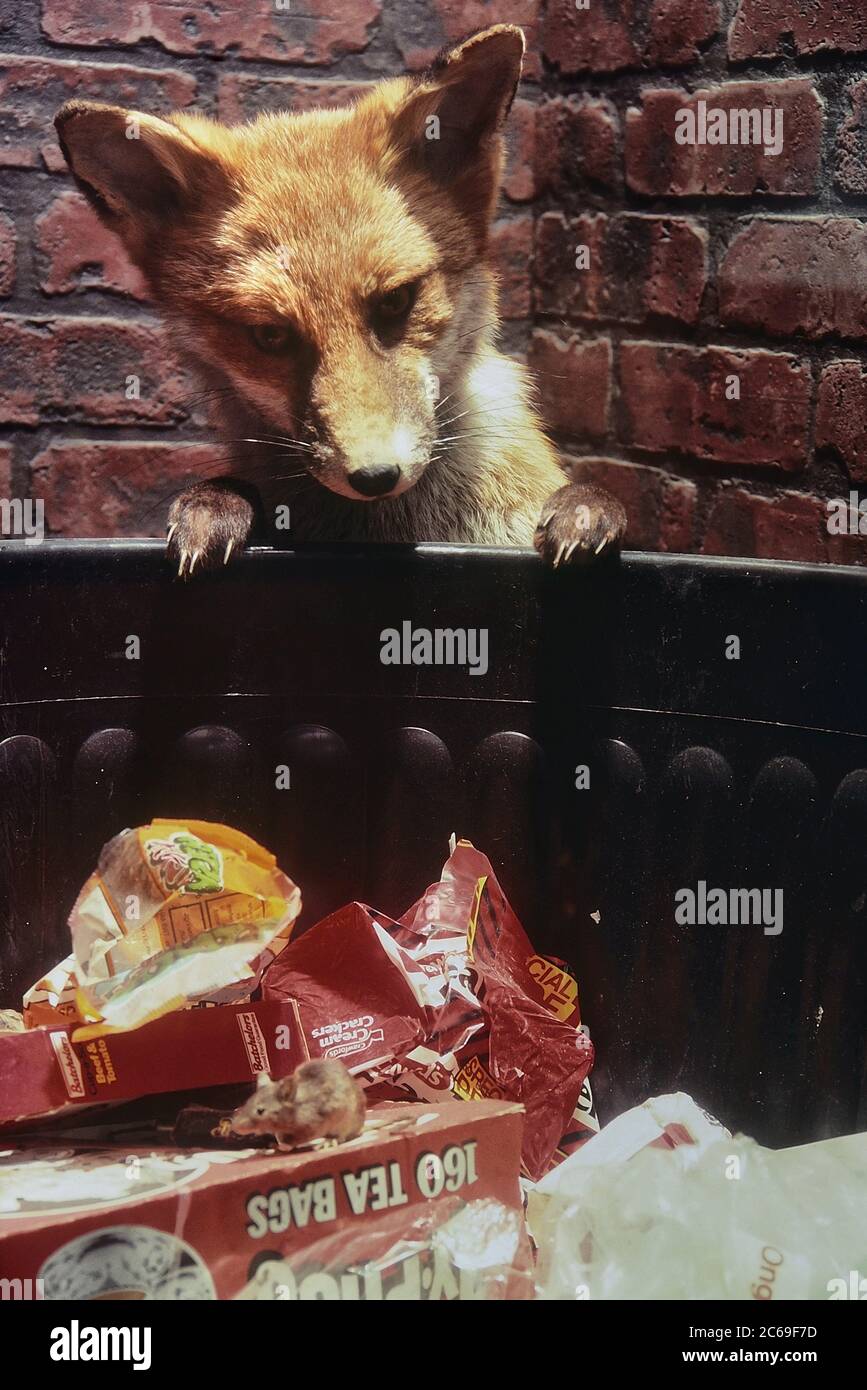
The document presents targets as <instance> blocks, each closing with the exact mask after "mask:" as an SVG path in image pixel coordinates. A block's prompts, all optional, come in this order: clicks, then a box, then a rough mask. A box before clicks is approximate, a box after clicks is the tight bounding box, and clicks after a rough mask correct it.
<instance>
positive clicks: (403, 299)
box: [373, 283, 418, 325]
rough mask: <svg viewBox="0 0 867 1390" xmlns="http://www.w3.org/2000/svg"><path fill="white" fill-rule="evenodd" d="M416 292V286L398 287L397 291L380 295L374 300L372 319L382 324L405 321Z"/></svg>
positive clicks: (389, 291)
mask: <svg viewBox="0 0 867 1390" xmlns="http://www.w3.org/2000/svg"><path fill="white" fill-rule="evenodd" d="M417 292H418V284H417V283H413V284H410V285H398V287H397V289H394V290H388V291H387V293H386V294H381V295H380V296H379V297H378V299H376V300H374V304H373V313H374V317H375V318H376V319H377V320H378V321H379V322H380V323H382V324H385V325H388V324H397V323H399V322H400V321H401V319H405V318H406V316H407V314H408V313H409V311H410V309H411V308H412V306H413V304H414V303H415V297H416V294H417Z"/></svg>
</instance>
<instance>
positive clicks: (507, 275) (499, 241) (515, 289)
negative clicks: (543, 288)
mask: <svg viewBox="0 0 867 1390" xmlns="http://www.w3.org/2000/svg"><path fill="white" fill-rule="evenodd" d="M491 250H492V252H493V256H494V267H495V269H496V271H497V276H498V279H499V282H500V313H501V314H502V316H503V318H504V319H525V318H528V317H529V314H530V307H531V306H530V263H531V260H532V256H533V219H532V217H531V215H530V213H528V212H525V213H521V215H520V216H519V217H510V218H503V219H502V220H501V221H499V222H495V223H494V226H493V228H492V230H491Z"/></svg>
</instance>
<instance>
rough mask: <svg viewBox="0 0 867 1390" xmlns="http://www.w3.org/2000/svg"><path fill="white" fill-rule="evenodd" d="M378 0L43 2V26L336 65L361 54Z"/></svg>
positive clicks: (201, 50)
mask: <svg viewBox="0 0 867 1390" xmlns="http://www.w3.org/2000/svg"><path fill="white" fill-rule="evenodd" d="M381 10H382V6H381V4H380V3H379V0H344V3H342V4H340V5H334V4H332V3H329V0H306V3H305V4H304V5H303V6H302V7H301V8H300V9H297V8H296V6H295V4H294V3H291V0H290V3H289V4H288V5H287V8H286V10H278V9H277V8H276V6H275V4H274V0H208V4H206V5H192V4H191V5H179V4H177V3H176V0H149V3H147V4H118V3H117V0H43V2H42V28H43V31H44V33H45V34H46V36H47V37H48V38H49V39H52V40H53V41H54V42H55V43H64V44H75V45H78V46H81V47H94V48H100V47H109V48H115V47H117V46H118V45H125V44H137V43H141V42H142V41H143V40H150V41H151V42H153V43H156V44H159V46H160V47H161V48H164V49H166V51H167V52H169V53H184V54H204V55H207V56H214V55H216V56H220V55H222V54H225V53H227V52H231V53H232V54H233V55H237V56H238V57H241V58H267V59H269V60H270V61H272V62H277V63H331V62H333V61H334V60H335V59H337V58H339V57H341V55H342V54H344V53H358V52H360V51H361V50H362V49H365V48H366V47H367V45H368V43H369V41H370V34H369V32H368V31H369V28H370V25H371V24H373V22H374V20H377V19H378V18H379V16H380V13H381Z"/></svg>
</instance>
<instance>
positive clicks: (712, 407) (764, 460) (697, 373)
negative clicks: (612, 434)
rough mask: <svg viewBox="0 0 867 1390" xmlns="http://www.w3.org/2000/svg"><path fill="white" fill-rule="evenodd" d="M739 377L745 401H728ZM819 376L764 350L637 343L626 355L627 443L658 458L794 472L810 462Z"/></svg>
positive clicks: (622, 379) (623, 374)
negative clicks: (691, 458)
mask: <svg viewBox="0 0 867 1390" xmlns="http://www.w3.org/2000/svg"><path fill="white" fill-rule="evenodd" d="M731 376H737V377H738V379H739V383H740V399H739V400H728V399H727V398H726V385H727V378H729V377H731ZM811 388H812V376H811V372H810V368H809V366H807V365H805V364H804V363H802V362H800V361H799V360H798V358H797V357H791V356H789V355H787V354H784V353H776V352H764V351H761V350H752V349H751V350H737V349H735V348H725V347H707V348H691V347H681V346H679V345H676V344H667V343H646V342H631V343H623V344H622V345H621V350H620V390H621V398H622V404H623V408H624V432H623V439H624V442H625V443H627V444H630V445H632V446H633V447H634V448H636V449H646V450H648V451H649V452H651V453H678V454H689V455H692V456H694V457H695V458H701V459H710V460H712V461H714V462H717V463H736V464H748V465H752V466H756V467H774V468H782V469H786V470H794V469H797V468H800V467H802V466H803V465H804V463H805V462H806V459H807V438H808V427H809V417H810V398H811Z"/></svg>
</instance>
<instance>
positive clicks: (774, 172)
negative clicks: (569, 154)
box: [626, 78, 823, 197]
mask: <svg viewBox="0 0 867 1390" xmlns="http://www.w3.org/2000/svg"><path fill="white" fill-rule="evenodd" d="M699 101H705V102H706V103H707V109H708V111H710V110H711V109H712V108H713V109H723V110H725V111H731V110H754V109H758V110H762V109H764V108H766V107H772V108H774V109H779V110H781V111H782V112H783V148H782V151H781V152H780V153H779V154H778V155H772V154H765V152H764V148H763V147H762V146H761V145H708V144H705V145H698V144H696V145H679V144H678V143H677V141H676V139H675V133H676V131H677V130H678V129H679V127H678V126H677V124H676V117H677V113H678V112H679V111H681V110H684V109H686V108H691V109H692V110H693V111H696V110H697V109H698V102H699ZM822 111H823V108H822V103H821V100H820V98H819V96H818V94H817V92H816V91H815V89H814V87H813V84H812V82H811V81H809V80H808V79H802V78H791V79H789V78H786V79H784V80H782V81H777V82H727V83H725V84H724V85H722V86H719V87H703V88H702V89H701V90H700V91H697V92H694V93H692V94H690V93H688V92H683V91H675V90H672V89H670V88H666V89H662V88H658V89H653V90H648V91H645V92H644V93H643V105H642V106H641V108H640V109H637V108H630V110H629V111H628V112H627V114H626V181H627V183H628V184H629V187H630V188H633V189H635V191H636V192H638V193H646V194H650V195H652V196H657V195H674V196H676V197H687V196H696V195H699V194H709V193H710V194H728V195H729V196H733V197H742V196H746V195H749V194H752V193H758V192H762V193H769V194H776V195H782V194H807V193H812V192H814V191H815V190H816V188H817V187H818V180H819V170H820V165H821V139H822Z"/></svg>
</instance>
